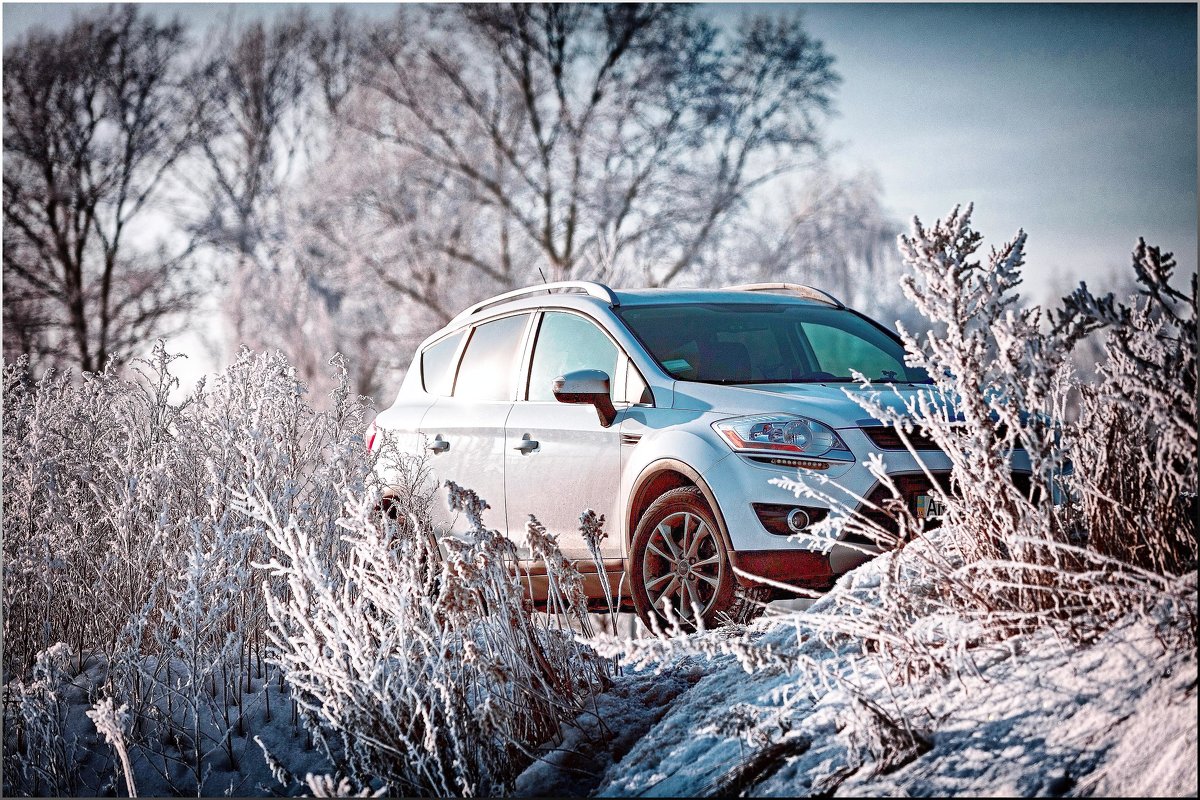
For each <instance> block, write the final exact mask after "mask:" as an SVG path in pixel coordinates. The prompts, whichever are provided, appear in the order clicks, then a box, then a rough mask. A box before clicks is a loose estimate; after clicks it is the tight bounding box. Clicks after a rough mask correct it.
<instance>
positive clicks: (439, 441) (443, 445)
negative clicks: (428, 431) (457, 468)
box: [425, 433, 450, 453]
mask: <svg viewBox="0 0 1200 800" xmlns="http://www.w3.org/2000/svg"><path fill="white" fill-rule="evenodd" d="M425 449H426V450H428V451H429V452H431V453H444V452H446V451H447V450H449V449H450V443H449V442H447V441H446V440H445V439H443V438H442V435H441V434H440V433H439V434H438V435H437V437H436V438H435V439H434V440H433V441H432V442H430V443H429V444H428V445H427V446H426V448H425Z"/></svg>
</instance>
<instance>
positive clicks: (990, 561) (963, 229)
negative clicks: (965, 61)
mask: <svg viewBox="0 0 1200 800" xmlns="http://www.w3.org/2000/svg"><path fill="white" fill-rule="evenodd" d="M970 220H971V208H970V207H968V208H967V209H965V210H960V209H957V208H956V209H955V210H954V211H953V212H952V213H951V214H950V215H949V217H948V218H947V219H946V220H945V221H938V222H937V223H936V224H935V225H933V226H932V227H931V228H925V227H924V226H922V225H921V223H920V221H919V220H915V221H914V225H913V231H912V234H911V235H908V236H902V237H901V238H900V247H901V252H902V254H903V256H904V258H905V261H906V263H907V264H908V265H909V267H910V269H911V270H912V274H911V275H909V276H906V278H905V280H904V289H905V292H906V293H907V295H908V296H909V298H910V299H911V300H912V301H913V303H914V304H915V305H916V307H917V308H918V310H920V312H921V313H922V314H923V315H924V316H925V317H926V319H927V320H928V321H929V323H930V325H931V330H930V331H929V332H928V333H926V334H925V335H923V336H921V337H915V336H912V335H909V334H907V333H904V332H903V331H902V335H903V337H904V339H905V344H906V349H907V350H908V353H909V355H908V360H909V363H910V364H913V365H915V366H919V367H923V368H924V369H925V370H927V371H928V373H929V375H930V377H931V378H932V381H933V383H932V385H931V386H930V387H928V388H927V389H925V390H922V391H919V392H915V393H910V394H908V395H900V396H902V397H903V398H904V402H903V406H904V407H903V410H900V411H897V410H892V409H889V408H887V407H885V405H884V404H883V403H882V402H881V396H882V394H883V392H885V391H894V390H885V389H879V390H876V391H873V392H870V391H869V392H866V393H862V392H850V391H848V392H847V394H848V395H849V396H851V397H853V398H855V399H856V400H858V402H859V403H860V404H861V405H862V406H863V407H864V408H865V409H866V410H867V411H868V412H869V413H870V414H871V415H872V416H874V417H876V418H877V419H880V420H882V421H884V422H885V423H887V424H889V425H892V426H895V427H896V428H897V429H898V430H899V431H900V432H901V435H902V437H903V438H904V439H905V440H906V442H909V443H911V439H910V437H911V436H912V435H913V434H914V432H915V431H916V430H917V429H919V430H920V432H921V433H923V434H924V435H925V436H927V437H928V438H930V439H932V440H933V441H934V442H935V443H936V445H937V446H938V448H939V449H941V450H942V452H944V453H946V454H947V455H948V456H949V458H950V461H951V463H952V470H951V472H950V476H949V482H948V483H942V484H940V485H939V484H938V482H937V480H936V476H934V475H932V474H931V473H929V472H928V471H927V472H926V474H927V475H928V476H929V478H930V480H931V481H933V482H934V485H935V488H934V490H933V493H934V494H935V495H936V496H937V497H938V499H939V500H940V501H941V502H942V504H943V505H944V507H945V513H944V515H943V516H942V519H941V522H942V524H943V525H944V526H945V528H946V529H947V531H948V532H949V533H948V535H947V536H946V537H943V538H944V545H943V546H941V547H939V548H936V549H935V550H934V551H931V552H930V554H929V560H928V563H927V564H925V565H924V567H923V568H922V569H923V570H925V571H926V572H929V573H930V574H931V575H930V577H922V576H920V575H910V576H902V575H898V574H897V575H892V576H891V580H893V581H894V582H895V585H894V588H893V591H891V592H889V594H888V596H887V597H886V598H885V599H884V603H883V606H881V607H880V608H879V609H878V610H877V612H876V613H879V614H881V615H883V617H884V618H883V619H881V620H880V621H879V624H880V625H881V626H884V625H885V623H890V624H886V626H885V627H887V628H888V629H890V630H893V631H897V630H898V631H902V632H903V633H902V634H901V635H902V636H904V637H911V636H914V635H918V634H919V632H920V631H923V630H925V629H926V628H927V626H928V625H929V623H930V620H929V619H928V618H927V617H926V616H924V613H925V612H924V611H922V612H920V613H918V612H917V611H916V610H915V609H914V607H913V606H914V603H913V601H912V600H911V598H910V595H911V592H910V587H911V586H912V585H913V584H914V583H916V584H918V585H919V584H921V583H922V582H924V583H926V584H927V585H934V584H936V585H937V586H938V587H940V588H938V589H937V590H936V591H938V592H940V594H941V599H942V602H943V603H944V605H945V606H946V608H947V610H948V613H950V615H951V616H952V617H953V618H956V619H961V620H970V621H972V622H973V623H975V624H976V625H977V626H983V627H986V628H987V629H988V633H989V635H996V636H1000V637H1003V636H1005V635H1007V634H1009V633H1012V632H1015V631H1018V630H1028V629H1030V628H1032V627H1037V626H1039V625H1042V624H1046V623H1047V622H1052V621H1053V622H1057V623H1061V627H1062V629H1063V630H1065V631H1069V632H1070V633H1072V634H1074V635H1080V636H1083V637H1084V638H1090V637H1092V636H1095V635H1097V634H1098V633H1100V632H1102V631H1103V630H1105V629H1106V627H1107V626H1109V625H1111V624H1112V623H1113V622H1114V621H1115V620H1117V619H1119V618H1121V617H1122V616H1123V615H1124V614H1126V613H1128V612H1129V611H1131V610H1133V609H1137V608H1147V607H1150V606H1152V605H1155V604H1157V603H1159V602H1160V598H1161V597H1163V596H1170V595H1172V594H1173V593H1175V592H1176V591H1177V589H1178V586H1179V585H1180V584H1179V581H1178V580H1177V576H1179V575H1182V574H1186V573H1188V572H1189V571H1192V570H1194V569H1195V567H1196V529H1195V498H1196V481H1197V473H1196V457H1195V452H1196V398H1195V389H1196V283H1195V278H1194V276H1193V279H1192V284H1191V294H1190V295H1187V294H1184V293H1182V292H1180V291H1178V290H1176V289H1175V288H1173V287H1172V286H1171V283H1170V282H1171V279H1172V276H1173V270H1174V261H1173V260H1172V259H1171V256H1170V255H1169V254H1167V255H1163V254H1162V253H1160V251H1158V250H1157V249H1156V248H1151V247H1147V246H1146V245H1145V243H1144V242H1140V243H1139V245H1138V248H1137V250H1136V251H1135V253H1134V269H1135V272H1136V274H1137V279H1138V283H1139V286H1140V287H1141V291H1140V296H1139V297H1138V298H1137V299H1135V300H1134V301H1132V305H1125V304H1122V303H1118V302H1116V301H1115V300H1114V299H1113V298H1112V297H1111V296H1108V297H1105V298H1096V297H1094V296H1093V295H1092V294H1091V293H1090V292H1088V291H1087V289H1086V287H1085V286H1081V287H1080V288H1079V289H1078V290H1077V291H1076V292H1075V293H1074V294H1072V295H1071V296H1070V297H1068V298H1066V299H1065V300H1064V303H1063V305H1062V307H1061V308H1059V309H1056V310H1054V311H1052V312H1049V313H1047V312H1046V311H1044V310H1043V309H1041V308H1039V307H1036V306H1035V307H1032V308H1021V307H1019V306H1018V299H1019V298H1018V296H1017V293H1016V289H1017V287H1018V286H1019V285H1020V283H1021V274H1020V268H1021V266H1022V264H1023V262H1024V246H1025V234H1024V233H1023V232H1021V233H1018V235H1017V236H1016V238H1015V239H1013V240H1012V241H1010V242H1008V243H1006V244H1004V245H1003V246H1001V247H999V248H994V249H992V250H991V252H990V254H989V255H988V257H987V258H986V259H978V258H976V257H975V253H976V251H977V250H978V248H979V246H980V244H981V243H982V236H981V235H980V234H979V233H978V232H977V231H975V230H974V229H973V228H972V227H971V223H970ZM1098 328H1107V329H1108V338H1107V344H1106V350H1107V353H1108V360H1107V362H1106V363H1104V364H1102V365H1101V366H1100V376H1101V377H1100V382H1099V384H1095V385H1087V384H1083V383H1080V382H1079V381H1078V380H1076V379H1075V376H1074V375H1073V373H1072V369H1071V362H1070V355H1071V350H1072V348H1073V347H1074V346H1075V345H1076V344H1077V343H1078V342H1079V341H1081V340H1082V339H1083V337H1084V336H1086V335H1087V334H1088V333H1090V332H1091V331H1093V330H1096V329H1098ZM864 385H865V386H867V387H870V384H869V382H867V381H864ZM1076 398H1078V403H1077V405H1078V406H1079V408H1081V413H1080V414H1078V415H1077V416H1076V417H1075V418H1074V419H1070V418H1069V416H1068V414H1067V413H1066V409H1067V408H1068V405H1070V404H1071V401H1073V400H1075V399H1076ZM910 450H912V452H913V453H914V455H916V456H917V458H918V459H919V458H920V455H921V452H920V451H919V450H918V449H916V448H915V447H912V446H911V444H910ZM1020 453H1024V454H1025V455H1026V456H1027V457H1028V460H1029V466H1030V470H1031V473H1032V474H1031V475H1025V474H1021V473H1020V472H1018V471H1017V470H1016V465H1015V464H1014V461H1016V460H1017V456H1018V455H1019V454H1020ZM869 466H871V468H872V469H873V471H874V472H875V473H876V475H877V477H878V479H879V480H880V481H881V482H882V483H883V484H884V485H886V486H889V487H890V488H891V489H892V492H891V493H892V495H893V500H892V501H890V502H888V503H887V504H886V506H887V507H886V509H883V510H886V511H887V512H888V513H889V514H890V515H891V516H893V517H894V518H895V519H896V521H897V526H898V530H899V534H898V535H897V534H896V533H895V532H892V531H885V530H882V529H881V528H880V527H879V526H878V525H877V524H876V523H875V522H874V521H873V520H871V519H868V518H864V517H861V516H855V515H854V513H853V511H852V509H850V508H849V507H848V505H847V503H846V502H845V501H844V500H839V499H838V498H836V497H834V496H833V493H830V492H828V491H826V490H825V489H823V488H822V487H820V486H814V485H813V484H812V483H811V482H807V481H803V480H790V479H785V480H783V481H780V483H782V484H783V485H784V486H786V487H788V488H791V489H793V491H795V492H797V493H798V494H799V495H805V494H810V495H811V494H816V495H819V496H821V497H824V498H825V499H827V500H829V501H831V502H833V503H834V504H835V505H837V506H838V510H839V512H840V513H839V514H835V515H832V516H833V519H832V520H830V521H829V522H828V523H826V527H827V529H829V528H832V526H834V525H836V524H838V523H846V522H848V524H849V525H850V526H851V527H853V528H856V529H858V530H859V531H860V532H862V533H864V534H866V535H868V536H870V537H871V538H874V539H876V540H879V541H881V542H883V543H884V544H885V545H897V546H903V544H904V542H905V541H908V540H911V539H912V538H914V537H916V536H920V535H921V534H922V532H923V531H924V529H925V528H926V523H925V521H923V520H920V519H917V518H916V515H915V514H914V513H913V510H912V509H910V508H908V506H907V505H906V503H905V502H903V501H902V500H901V498H900V493H899V491H898V489H897V488H896V487H895V485H894V483H893V482H892V481H891V480H890V479H889V478H888V477H887V476H886V475H884V474H883V470H882V465H881V464H880V463H878V462H873V463H871V464H869ZM896 563H899V562H896ZM1179 606H1180V608H1181V612H1183V613H1186V608H1185V606H1184V605H1183V604H1179ZM906 647H907V648H908V649H909V650H910V653H911V654H912V655H914V656H915V655H916V654H918V653H921V652H922V651H923V650H924V648H925V645H921V644H918V643H917V642H915V641H910V642H908V643H907V644H906Z"/></svg>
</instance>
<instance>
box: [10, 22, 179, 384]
mask: <svg viewBox="0 0 1200 800" xmlns="http://www.w3.org/2000/svg"><path fill="white" fill-rule="evenodd" d="M185 47H186V42H185V38H184V34H183V29H182V27H181V26H180V25H179V24H178V23H177V22H172V23H169V24H165V25H160V24H159V23H157V22H156V21H154V20H153V19H150V18H147V17H143V16H142V15H141V14H140V13H139V12H138V11H137V9H136V7H135V6H125V7H121V8H119V9H114V10H110V11H107V12H104V13H101V14H98V15H94V16H89V17H83V18H80V19H77V20H76V21H75V22H74V23H73V24H72V25H71V26H70V27H69V28H67V29H66V30H65V31H63V32H61V33H46V32H35V33H33V34H31V35H30V36H28V37H27V38H26V39H24V40H23V41H21V42H20V43H18V44H16V45H14V46H12V47H10V48H9V49H8V50H7V51H6V52H5V54H4V221H5V229H4V279H5V284H6V289H7V290H8V294H7V296H6V298H5V304H4V332H5V350H6V355H16V352H17V350H18V348H19V349H20V350H23V351H26V352H30V353H31V354H32V355H33V357H34V362H35V365H38V364H40V365H44V366H51V365H74V366H77V367H79V368H81V369H83V370H89V371H92V370H97V369H100V368H102V367H103V366H104V365H105V363H106V362H107V361H108V360H109V359H110V358H112V357H121V356H125V355H127V354H128V353H129V352H130V351H131V350H133V349H134V348H137V347H138V346H139V345H142V344H144V343H145V342H146V341H147V340H148V339H150V338H152V337H153V336H155V335H157V334H161V333H162V332H163V330H164V325H165V324H166V323H167V322H168V320H169V319H170V318H171V317H172V316H173V315H176V314H177V313H178V312H181V311H184V310H186V309H187V308H188V307H189V305H190V303H191V301H192V299H193V292H192V290H191V289H190V287H189V286H188V284H187V281H186V280H184V276H183V275H182V274H181V273H182V270H181V268H182V267H183V266H184V265H185V264H186V262H187V259H188V257H189V254H190V247H189V246H188V245H186V244H185V245H183V246H181V247H180V246H176V247H175V248H174V249H173V250H168V249H167V246H166V245H165V244H163V243H162V239H161V237H153V236H151V235H148V233H147V231H148V230H152V229H153V228H154V227H155V224H156V221H155V217H154V214H153V213H152V211H153V205H154V201H155V200H156V199H158V195H160V194H161V191H160V190H161V189H162V187H163V184H164V182H165V178H166V175H167V174H168V172H169V171H170V170H171V169H172V167H173V166H174V165H175V164H176V162H177V161H178V160H179V158H180V157H181V155H182V154H183V153H184V152H185V151H186V150H187V149H188V148H189V147H190V146H191V145H192V144H193V142H194V133H195V131H196V129H197V125H196V120H197V113H198V111H197V107H196V106H195V105H194V104H191V103H185V102H184V96H185V94H186V92H187V88H186V87H185V85H184V80H183V78H182V77H181V76H182V75H183V74H184V73H183V70H182V65H181V61H182V56H183V53H184V50H185ZM157 222H158V223H159V225H160V226H161V227H162V228H164V229H165V228H166V227H167V224H168V223H166V222H165V221H163V220H161V219H159V220H158V221H157ZM135 223H136V224H135ZM135 229H136V232H135ZM155 239H158V243H157V245H154V240H155Z"/></svg>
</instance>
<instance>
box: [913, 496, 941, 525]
mask: <svg viewBox="0 0 1200 800" xmlns="http://www.w3.org/2000/svg"><path fill="white" fill-rule="evenodd" d="M916 500H917V519H933V518H935V517H940V516H942V514H944V513H945V512H946V509H945V507H944V506H943V505H942V504H941V502H940V501H939V500H938V499H937V498H936V497H934V496H933V495H928V494H919V495H917V497H916Z"/></svg>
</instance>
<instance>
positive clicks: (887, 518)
mask: <svg viewBox="0 0 1200 800" xmlns="http://www.w3.org/2000/svg"><path fill="white" fill-rule="evenodd" d="M930 475H931V476H932V477H933V480H932V481H931V480H930V479H929V476H926V475H925V474H924V473H914V474H907V475H893V476H891V478H892V482H893V483H895V484H896V490H897V491H898V492H899V493H900V497H899V498H896V497H893V496H892V492H891V490H890V489H889V488H888V487H887V486H884V485H883V484H882V483H880V484H876V486H875V488H874V489H873V490H872V491H871V493H870V494H869V495H867V502H865V503H863V504H862V505H861V506H860V507H859V509H858V511H857V512H856V514H855V516H856V517H858V518H859V519H856V520H854V521H853V522H852V523H851V525H850V530H849V531H848V532H847V534H846V535H845V536H843V537H842V539H843V541H846V542H851V543H854V544H875V543H876V542H875V541H874V539H872V538H871V537H869V536H866V535H865V534H863V533H860V532H858V531H857V530H855V529H856V528H860V527H861V528H866V529H868V530H874V529H876V528H879V529H882V530H883V531H885V532H886V533H889V534H891V535H892V536H897V535H899V533H900V525H899V523H898V522H897V521H896V506H897V505H899V504H903V507H904V508H907V509H908V511H909V513H910V514H913V515H915V514H916V511H917V495H928V494H931V493H932V492H933V487H934V486H935V484H936V486H937V488H938V490H939V491H940V493H941V494H943V495H946V496H949V497H955V496H957V495H958V490H957V487H956V485H955V483H954V481H953V480H952V479H951V473H949V472H932V473H930ZM1012 481H1013V485H1014V486H1016V488H1017V491H1019V492H1021V494H1023V495H1024V496H1025V497H1029V498H1031V499H1033V500H1034V502H1037V500H1038V497H1039V496H1040V492H1039V491H1038V490H1037V489H1036V488H1035V487H1034V486H1033V480H1032V477H1031V476H1030V475H1029V473H1022V472H1014V473H1012ZM924 523H925V526H924V527H925V529H926V530H930V529H932V528H936V527H938V526H939V525H940V524H941V522H940V520H938V519H937V518H936V517H932V518H926V519H925V520H924Z"/></svg>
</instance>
